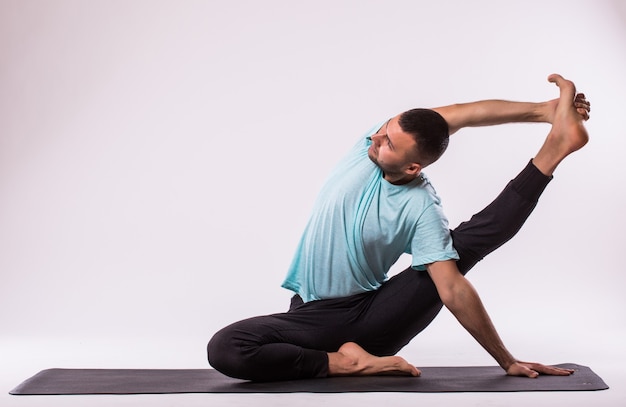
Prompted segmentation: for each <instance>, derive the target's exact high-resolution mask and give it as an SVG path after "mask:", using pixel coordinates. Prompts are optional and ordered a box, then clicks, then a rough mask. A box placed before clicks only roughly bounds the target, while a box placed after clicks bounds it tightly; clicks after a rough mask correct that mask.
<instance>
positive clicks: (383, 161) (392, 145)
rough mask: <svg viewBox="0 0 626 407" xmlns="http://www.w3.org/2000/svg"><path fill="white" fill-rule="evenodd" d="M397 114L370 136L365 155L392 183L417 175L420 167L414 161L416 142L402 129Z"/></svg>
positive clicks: (406, 180) (407, 179)
mask: <svg viewBox="0 0 626 407" xmlns="http://www.w3.org/2000/svg"><path fill="white" fill-rule="evenodd" d="M398 118H399V117H398V116H396V117H393V118H391V119H389V120H388V121H387V123H385V125H383V127H381V128H380V130H378V131H377V132H376V134H374V135H372V136H371V139H372V145H371V146H370V148H369V149H368V150H367V155H368V156H369V158H370V160H372V161H373V162H374V164H376V165H377V166H379V167H380V169H381V170H382V171H383V173H384V178H385V179H386V180H387V181H389V182H392V183H403V182H402V181H404V182H408V181H410V180H411V179H413V178H415V176H417V175H419V172H420V171H421V167H419V168H417V169H416V168H415V166H419V164H417V163H416V162H415V150H416V143H415V139H414V138H413V136H411V135H410V134H408V133H405V132H404V131H402V128H401V127H400V124H398Z"/></svg>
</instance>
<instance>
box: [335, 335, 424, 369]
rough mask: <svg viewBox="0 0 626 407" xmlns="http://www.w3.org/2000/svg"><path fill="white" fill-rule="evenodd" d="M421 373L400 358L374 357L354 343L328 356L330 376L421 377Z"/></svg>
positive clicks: (349, 343)
mask: <svg viewBox="0 0 626 407" xmlns="http://www.w3.org/2000/svg"><path fill="white" fill-rule="evenodd" d="M420 374H421V372H420V371H419V370H418V369H417V368H416V367H415V366H413V365H410V364H409V363H408V362H407V361H406V360H404V359H403V358H401V357H400V356H382V357H379V356H374V355H372V354H370V353H368V352H367V351H365V349H363V348H362V347H360V346H359V345H357V344H356V343H354V342H348V343H345V344H344V345H342V346H341V348H339V350H338V351H337V352H334V353H329V354H328V375H329V376H381V375H392V376H419V375H420Z"/></svg>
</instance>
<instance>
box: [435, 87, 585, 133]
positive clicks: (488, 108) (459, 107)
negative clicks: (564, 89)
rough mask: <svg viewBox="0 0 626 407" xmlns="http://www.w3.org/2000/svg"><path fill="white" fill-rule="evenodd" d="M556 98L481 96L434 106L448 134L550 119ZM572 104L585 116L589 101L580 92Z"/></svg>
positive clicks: (551, 118)
mask: <svg viewBox="0 0 626 407" xmlns="http://www.w3.org/2000/svg"><path fill="white" fill-rule="evenodd" d="M558 101H559V99H554V100H549V101H547V102H539V103H534V102H511V101H507V100H495V99H494V100H481V101H478V102H471V103H458V104H454V105H450V106H442V107H436V108H434V109H432V110H434V111H436V112H437V113H439V114H440V115H441V116H443V118H444V119H445V120H446V121H447V122H448V126H449V127H450V134H453V133H455V132H457V131H458V130H460V129H462V128H463V127H479V126H493V125H497V124H505V123H531V122H535V123H539V122H541V123H552V121H553V119H554V113H555V111H556V106H557V104H558ZM574 105H575V106H576V109H577V111H578V114H579V115H580V116H581V117H582V119H583V120H587V119H589V111H590V104H589V102H588V101H587V100H586V98H585V95H584V94H582V93H578V94H576V96H575V98H574Z"/></svg>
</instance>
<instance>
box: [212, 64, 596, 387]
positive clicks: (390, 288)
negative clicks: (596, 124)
mask: <svg viewBox="0 0 626 407" xmlns="http://www.w3.org/2000/svg"><path fill="white" fill-rule="evenodd" d="M548 80H549V81H550V82H553V83H555V84H556V85H557V86H558V87H559V90H560V97H559V98H557V99H554V100H550V101H547V102H542V103H526V102H509V101H503V100H485V101H479V102H474V103H465V104H456V105H451V106H445V107H440V108H435V109H413V110H409V111H407V112H403V113H401V114H399V115H397V116H395V117H392V118H391V119H389V120H387V121H385V122H383V123H380V124H378V125H377V126H375V127H374V128H373V129H372V130H371V131H369V132H368V133H367V134H366V135H365V137H364V138H362V139H360V140H359V141H358V143H357V144H356V145H355V147H354V148H353V149H352V151H351V152H350V154H348V156H347V157H346V158H345V159H344V160H343V161H342V162H341V163H340V164H339V166H338V167H337V168H336V169H335V171H334V172H333V173H332V174H331V176H330V178H329V180H328V181H327V183H326V185H325V186H324V187H323V189H322V191H321V192H320V195H319V197H318V200H317V201H316V204H315V207H314V210H313V214H312V216H311V219H310V220H309V223H308V224H307V227H306V229H305V231H304V234H303V237H302V239H301V241H300V245H299V246H298V248H297V251H296V254H295V256H294V259H293V262H292V264H291V267H290V269H289V271H288V273H287V277H286V279H285V281H284V283H283V287H285V288H287V289H289V290H292V291H294V292H295V295H294V296H293V298H292V300H291V306H290V308H289V311H288V312H286V313H279V314H274V315H267V316H260V317H255V318H250V319H246V320H244V321H240V322H237V323H234V324H232V325H230V326H228V327H226V328H224V329H222V330H221V331H219V332H218V333H216V334H215V335H214V337H213V338H212V339H211V341H210V342H209V344H208V358H209V363H210V364H211V365H212V366H213V367H214V368H215V369H217V370H219V371H221V372H222V373H224V374H226V375H229V376H232V377H237V378H241V379H247V380H254V381H273V380H288V379H298V378H313V377H327V376H341V375H380V374H394V375H409V376H419V375H420V371H419V370H418V369H417V368H416V367H415V366H413V365H411V364H409V363H408V362H407V361H406V360H404V359H403V358H401V357H399V356H396V353H397V352H398V351H399V350H400V349H402V347H404V346H405V345H406V344H408V343H409V341H410V340H411V339H412V338H414V337H415V336H416V335H417V334H418V333H419V332H421V331H422V330H423V329H424V328H425V327H426V326H428V324H429V323H430V322H431V321H432V320H433V319H434V318H435V316H436V315H437V314H438V312H439V311H440V310H441V308H442V306H443V305H445V306H446V307H447V308H448V309H449V310H450V311H451V312H452V314H453V315H454V316H455V317H456V318H457V319H458V321H459V322H460V323H461V324H462V326H463V327H464V328H465V329H466V330H467V331H468V332H469V333H470V334H471V335H472V336H473V337H474V338H475V339H476V340H477V341H478V342H479V343H480V344H481V345H482V346H483V347H484V348H485V350H486V351H487V352H489V354H491V355H492V356H493V358H494V359H495V360H496V361H497V362H498V364H499V365H500V366H501V367H502V368H503V369H504V371H505V372H506V373H507V374H509V375H515V376H528V377H537V376H538V375H539V374H550V375H569V374H571V373H572V372H573V371H572V370H568V369H561V368H557V367H551V366H546V365H542V364H539V363H527V362H522V361H520V360H518V359H516V358H515V357H513V355H512V354H511V353H510V352H509V351H508V350H507V348H506V347H505V346H504V344H503V343H502V340H501V339H500V337H499V335H498V333H497V332H496V329H495V328H494V326H493V324H492V322H491V320H490V318H489V316H488V314H487V312H486V310H485V309H484V307H483V305H482V303H481V301H480V298H479V296H478V294H477V292H476V291H475V289H474V288H473V287H472V285H471V284H470V283H469V282H468V280H467V279H466V278H465V274H466V273H467V272H468V271H469V270H470V269H471V268H472V267H473V266H474V265H475V264H476V263H477V262H478V261H480V260H481V259H482V258H483V257H484V256H486V255H487V254H489V253H490V252H492V251H493V250H495V249H496V248H498V247H499V246H501V245H502V244H504V243H505V242H506V241H508V240H509V239H510V238H512V237H513V235H515V234H516V233H517V231H518V230H519V229H520V227H521V226H522V225H523V223H524V222H525V220H526V219H527V217H528V216H529V215H530V213H531V212H532V210H533V209H534V207H535V205H536V203H537V201H538V199H539V197H540V195H541V194H542V192H543V190H544V189H545V187H546V186H547V184H548V183H549V182H550V180H551V179H552V174H553V172H554V171H555V169H556V168H557V166H558V165H559V163H560V162H561V161H562V160H563V159H564V158H565V157H567V156H568V155H569V154H571V153H572V152H574V151H576V150H578V149H580V148H581V147H583V146H584V145H585V144H586V143H587V141H588V135H587V132H586V130H585V128H584V126H583V121H585V120H587V119H588V118H589V115H588V113H589V111H590V105H589V102H588V101H587V100H586V98H585V96H584V95H583V94H577V93H576V89H575V86H574V84H573V83H572V82H571V81H569V80H566V79H564V78H563V77H561V76H560V75H556V74H554V75H551V76H550V77H549V78H548ZM512 122H546V123H551V124H552V127H551V130H550V132H549V134H548V136H547V138H546V140H545V142H544V144H543V145H542V147H541V148H540V149H539V151H538V153H537V154H536V156H535V157H534V158H532V160H530V162H529V163H528V164H527V165H526V167H525V168H524V169H523V170H522V171H521V172H520V173H519V174H518V175H517V176H516V177H515V178H514V179H513V180H512V181H511V182H510V183H509V184H507V186H506V187H505V188H504V190H503V191H502V192H501V193H500V195H498V197H497V198H496V199H495V200H494V201H493V202H492V203H491V204H489V205H488V206H487V207H486V208H485V209H483V210H482V211H480V212H479V213H477V214H475V215H474V216H472V218H471V219H470V220H469V221H467V222H463V223H462V224H461V225H459V226H458V227H457V228H455V229H454V230H449V228H448V222H447V219H446V217H445V216H444V214H443V212H442V209H441V206H440V201H439V198H438V196H437V195H436V193H435V191H434V189H433V188H432V186H431V184H430V181H429V180H428V178H427V177H426V176H425V175H424V174H423V173H422V169H423V168H424V167H426V166H428V165H430V164H432V163H433V162H435V161H436V160H437V159H438V158H439V157H440V156H441V155H442V154H443V152H444V151H445V149H446V147H447V145H448V137H449V134H453V133H455V132H456V131H458V130H459V129H461V128H463V127H469V126H488V125H497V124H503V123H512ZM403 253H409V254H411V256H412V261H411V266H410V267H409V268H407V269H406V270H404V271H403V272H401V273H399V274H398V275H396V276H394V277H392V278H388V277H387V272H388V270H389V269H390V267H391V266H392V265H393V264H394V263H395V262H396V261H397V260H398V258H399V257H400V256H401V255H402V254H403Z"/></svg>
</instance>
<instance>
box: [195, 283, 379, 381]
mask: <svg viewBox="0 0 626 407" xmlns="http://www.w3.org/2000/svg"><path fill="white" fill-rule="evenodd" d="M371 294H372V293H364V294H359V295H354V296H351V297H347V298H338V299H332V300H322V301H311V302H308V303H306V304H305V303H303V302H302V300H300V297H298V296H295V297H294V298H293V299H292V302H291V308H290V310H289V312H287V313H281V314H274V315H268V316H261V317H256V318H250V319H246V320H243V321H240V322H237V323H234V324H232V325H230V326H227V327H226V328H224V329H222V330H221V331H219V332H218V333H216V334H215V336H214V337H213V338H212V339H211V341H210V342H209V344H208V346H207V352H208V358H209V363H210V364H211V366H213V367H214V368H215V369H217V370H219V371H220V372H222V373H224V374H226V375H228V376H231V377H236V378H240V379H245V380H254V381H275V380H289V379H303V378H314V377H325V376H327V375H328V374H329V370H328V368H329V354H331V353H333V354H335V353H337V351H338V350H339V349H340V348H341V346H342V345H344V344H345V343H346V342H352V341H355V339H356V337H355V336H354V333H355V330H354V329H353V323H354V321H356V320H357V319H358V315H360V314H362V313H363V312H364V309H365V308H366V307H367V305H368V298H369V296H370V295H371Z"/></svg>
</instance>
